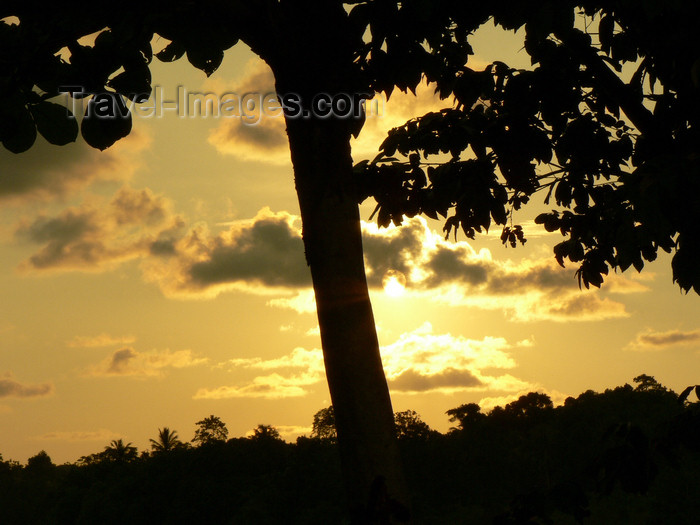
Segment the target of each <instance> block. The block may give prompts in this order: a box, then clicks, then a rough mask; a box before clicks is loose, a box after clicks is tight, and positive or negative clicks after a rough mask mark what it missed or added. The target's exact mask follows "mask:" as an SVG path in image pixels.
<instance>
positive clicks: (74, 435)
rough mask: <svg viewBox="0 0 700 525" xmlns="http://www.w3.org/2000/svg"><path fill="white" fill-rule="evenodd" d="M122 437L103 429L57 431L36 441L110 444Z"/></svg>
mask: <svg viewBox="0 0 700 525" xmlns="http://www.w3.org/2000/svg"><path fill="white" fill-rule="evenodd" d="M119 437H121V435H120V434H117V433H116V432H112V431H111V430H107V429H105V428H101V429H99V430H85V431H84V430H72V431H55V432H47V433H46V434H42V435H41V436H37V437H36V438H34V439H39V440H42V441H69V442H81V441H101V442H108V441H110V440H112V439H117V438H119Z"/></svg>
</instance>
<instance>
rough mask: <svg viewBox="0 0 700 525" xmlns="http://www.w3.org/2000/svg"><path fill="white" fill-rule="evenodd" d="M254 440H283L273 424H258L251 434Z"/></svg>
mask: <svg viewBox="0 0 700 525" xmlns="http://www.w3.org/2000/svg"><path fill="white" fill-rule="evenodd" d="M250 439H252V440H253V441H282V438H281V437H280V433H279V431H278V430H277V429H276V428H275V427H273V426H272V425H258V426H257V427H255V428H254V429H253V434H252V435H251V436H250Z"/></svg>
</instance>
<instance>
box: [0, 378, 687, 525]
mask: <svg viewBox="0 0 700 525" xmlns="http://www.w3.org/2000/svg"><path fill="white" fill-rule="evenodd" d="M634 383H635V386H631V385H629V384H626V385H624V386H620V387H617V388H614V389H608V390H606V391H605V392H603V393H597V392H593V391H591V390H588V391H586V392H584V393H582V394H581V395H579V396H578V397H577V398H573V397H570V398H568V399H567V400H566V402H565V403H564V405H563V406H559V407H556V408H555V407H553V405H552V401H551V400H550V398H549V397H548V396H547V395H545V394H541V393H534V392H533V393H530V394H527V395H524V396H521V397H520V398H519V399H518V400H516V401H514V402H512V403H510V404H508V405H506V406H505V407H496V408H495V409H493V410H492V411H490V412H488V413H482V412H481V410H480V409H479V406H478V405H476V404H474V403H469V404H465V405H461V406H459V407H456V408H454V409H451V410H449V411H448V412H447V415H448V416H449V417H450V421H451V422H452V423H454V427H453V428H452V429H450V431H449V432H448V433H446V434H440V433H438V432H436V431H434V430H431V429H430V428H429V427H428V426H427V425H426V424H425V423H424V422H423V421H421V419H420V416H419V415H418V414H417V413H416V412H414V411H411V410H407V411H404V412H398V413H397V414H396V415H395V421H396V427H397V435H398V438H399V444H400V449H401V453H402V455H403V459H404V462H405V465H406V470H407V476H408V480H409V485H410V488H411V491H412V493H413V499H414V506H415V513H416V522H417V523H418V522H420V523H435V524H446V523H466V524H489V523H492V524H494V525H501V524H503V525H505V524H526V523H527V524H548V523H553V524H559V523H561V524H569V523H570V524H576V523H585V524H610V523H634V524H657V523H658V524H666V523H668V524H671V523H672V524H676V525H682V524H690V523H696V521H695V520H696V517H697V516H698V513H700V499H698V498H697V497H696V496H697V487H698V483H700V402H698V401H697V400H695V401H693V402H690V401H689V398H690V396H691V395H692V397H693V398H695V395H697V394H698V393H700V392H699V391H700V387H695V394H693V393H692V390H691V389H686V390H685V391H684V392H683V393H681V394H680V395H678V394H676V393H674V392H672V391H670V390H668V389H667V388H665V387H664V386H662V385H660V384H659V383H658V382H657V381H655V380H654V378H653V377H651V376H647V375H641V376H638V377H636V378H635V379H634ZM197 425H198V427H197V430H196V432H195V438H196V439H193V440H192V442H190V443H185V442H182V441H180V439H179V437H178V435H177V432H175V431H173V430H171V429H169V428H167V427H166V428H163V429H158V436H157V438H156V439H152V440H151V450H150V451H143V452H141V453H140V454H139V453H138V451H137V450H136V448H135V447H133V446H131V444H129V443H124V442H123V441H122V440H114V441H112V442H111V443H110V444H109V445H108V446H107V447H105V449H104V450H103V451H102V452H99V453H96V454H92V455H90V456H85V457H82V458H80V459H79V460H78V461H76V462H75V463H69V464H65V465H54V464H53V463H52V461H51V458H50V457H49V456H48V455H47V454H46V452H44V451H41V452H39V453H38V454H37V455H36V456H34V457H32V458H29V460H28V461H27V464H26V465H21V464H19V463H18V462H15V461H3V460H2V458H1V457H0V522H1V523H4V524H23V525H24V524H42V525H44V524H54V523H55V524H73V523H75V524H90V525H93V524H112V523H114V524H124V523H130V524H138V523H148V524H154V523H155V524H157V523H169V524H172V523H187V524H193V523H246V524H247V523H275V524H276V523H303V524H313V523H344V522H347V516H346V512H347V511H346V505H345V496H344V493H343V487H342V485H341V476H340V462H339V458H338V453H337V449H336V447H337V444H336V434H335V429H334V414H333V409H332V407H329V408H326V409H323V410H320V411H319V412H317V413H316V415H315V416H314V420H313V431H312V433H311V436H310V437H306V436H302V437H300V438H298V439H297V441H296V443H293V444H292V443H286V442H285V441H283V440H281V439H280V436H279V433H278V432H277V430H276V429H275V428H274V427H272V426H269V425H259V426H258V427H257V428H256V429H255V430H254V433H253V434H252V435H251V436H250V437H247V438H233V439H228V440H226V437H227V433H228V431H227V429H226V427H225V424H224V423H223V422H222V421H221V420H220V419H219V418H218V417H216V416H209V417H208V418H205V419H203V420H201V421H199V422H198V423H197Z"/></svg>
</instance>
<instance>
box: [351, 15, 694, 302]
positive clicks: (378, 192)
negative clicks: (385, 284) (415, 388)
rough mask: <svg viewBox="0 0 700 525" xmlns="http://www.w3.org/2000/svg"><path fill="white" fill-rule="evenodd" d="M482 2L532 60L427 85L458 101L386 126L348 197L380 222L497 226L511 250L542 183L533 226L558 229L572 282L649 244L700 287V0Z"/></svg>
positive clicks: (625, 262) (652, 252)
mask: <svg viewBox="0 0 700 525" xmlns="http://www.w3.org/2000/svg"><path fill="white" fill-rule="evenodd" d="M518 6H519V7H518ZM489 9H490V11H489V13H490V14H491V16H492V19H493V21H494V23H495V24H496V25H498V26H501V27H502V28H503V29H506V30H519V29H524V31H523V33H522V34H524V50H525V52H527V54H528V55H529V56H530V59H531V63H532V68H530V69H515V68H512V67H509V66H508V65H506V64H505V63H503V62H494V63H493V64H491V65H489V66H488V67H486V69H484V70H483V71H474V70H472V69H470V68H469V67H467V66H464V67H463V68H461V69H460V70H458V71H456V72H455V73H454V75H453V77H452V78H451V80H450V81H449V82H448V81H446V80H445V79H438V80H434V81H435V82H436V91H437V92H438V93H439V94H440V95H441V96H442V97H447V96H451V97H452V100H453V101H454V106H453V107H452V108H448V109H444V110H442V111H440V112H433V113H429V114H427V115H424V116H422V117H419V118H415V119H411V120H410V121H408V122H406V123H405V124H404V125H402V126H399V127H397V128H394V129H392V130H391V131H390V132H389V134H388V136H387V137H386V139H385V140H384V142H383V143H382V145H381V146H380V153H379V155H378V156H377V157H376V158H375V159H374V160H372V161H371V162H370V161H363V162H361V163H359V164H357V165H356V166H355V173H356V178H357V181H358V187H359V194H358V200H360V201H362V200H364V199H365V198H367V197H368V196H372V197H374V198H375V200H376V201H377V210H376V213H377V218H378V223H379V225H380V226H386V225H388V224H389V223H390V222H393V223H394V224H400V223H401V222H402V217H403V216H408V217H412V216H414V215H416V214H418V213H421V214H425V215H426V216H428V217H431V218H437V217H438V216H442V217H443V218H444V220H445V224H444V231H445V233H446V236H448V235H449V234H450V233H451V232H454V233H455V234H456V233H457V230H459V229H461V230H462V231H463V233H464V234H465V235H466V236H467V237H469V238H473V237H474V234H475V232H481V231H488V230H489V228H490V227H492V225H494V224H495V225H499V226H502V227H503V228H504V229H503V234H502V236H501V240H502V242H503V243H504V244H506V245H510V246H515V245H516V244H517V243H524V241H525V237H524V235H523V232H522V229H521V228H520V227H519V226H518V225H514V224H513V216H514V212H515V211H517V210H518V209H520V207H521V206H523V205H524V204H526V203H528V202H529V201H530V199H531V198H532V197H533V195H534V194H536V193H542V194H543V195H544V203H545V204H548V205H549V204H550V203H551V204H555V205H556V206H557V208H556V209H553V210H552V211H551V212H549V213H544V214H541V215H539V216H538V217H537V218H536V222H537V223H539V224H542V225H543V226H544V227H545V229H546V230H547V231H557V230H558V231H560V232H561V233H562V235H564V236H566V237H567V239H566V240H564V241H562V242H561V243H559V244H558V245H557V246H556V247H555V248H554V255H555V257H556V260H557V261H558V262H559V264H560V265H562V266H564V264H565V261H566V260H568V261H570V262H572V263H575V264H576V265H577V266H578V270H577V272H576V275H577V277H578V280H579V285H580V286H586V287H589V286H590V285H593V286H596V287H600V285H601V284H602V282H603V279H604V276H605V275H607V274H608V273H609V270H610V269H614V270H617V269H619V270H620V271H625V270H627V269H628V268H629V267H630V266H633V267H634V268H635V269H636V270H638V271H641V270H642V268H643V267H644V265H645V262H646V261H653V260H654V259H655V258H656V255H657V251H658V250H659V249H661V250H664V251H666V252H673V253H674V256H673V260H672V269H673V279H674V281H675V282H677V283H678V284H679V286H680V287H681V289H683V290H684V291H689V290H690V289H694V290H695V291H696V292H697V293H700V270H699V268H700V267H699V266H698V265H697V264H694V261H697V260H698V258H699V257H700V230H699V229H698V225H699V224H700V215H699V213H700V206H698V195H700V177H698V173H699V172H700V164H699V163H700V159H699V158H698V156H697V151H698V150H699V149H700V134H699V132H698V127H700V102H699V101H700V97H699V96H698V95H699V94H700V81H699V80H698V75H697V71H698V70H700V38H699V37H698V36H697V33H696V32H695V30H694V29H693V28H692V27H691V26H692V24H688V23H687V20H688V19H695V17H697V16H698V15H699V14H700V7H698V5H697V4H692V5H691V4H689V3H678V2H672V3H667V4H664V5H659V4H657V3H654V2H643V3H642V4H641V6H640V5H639V3H638V2H631V1H616V2H598V3H590V2H554V1H539V2H534V3H527V6H525V4H522V3H517V2H515V3H514V2H494V3H492V4H491V5H490V7H489ZM650 35H651V36H650ZM630 70H631V71H633V73H632V75H631V77H629V73H627V71H630ZM694 72H695V73H694ZM428 80H433V79H430V78H429V79H428ZM659 85H660V86H661V91H660V92H659ZM397 156H398V158H397Z"/></svg>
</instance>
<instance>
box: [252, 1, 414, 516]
mask: <svg viewBox="0 0 700 525" xmlns="http://www.w3.org/2000/svg"><path fill="white" fill-rule="evenodd" d="M259 5H261V6H262V5H263V4H259ZM264 6H265V9H263V10H262V11H261V12H260V18H261V19H262V20H264V25H265V27H266V30H265V31H264V32H263V33H264V34H262V35H261V34H259V32H258V31H252V30H251V32H250V33H249V34H243V35H241V38H242V39H243V40H244V41H245V42H246V43H247V44H248V45H249V46H250V47H251V49H252V50H253V51H254V52H255V53H257V54H258V55H259V56H260V57H262V58H263V59H264V60H265V61H266V62H267V63H268V64H269V65H270V67H271V68H272V71H273V73H274V75H275V82H276V89H277V93H278V95H280V96H284V95H287V94H293V95H296V96H297V97H299V100H300V107H301V109H303V110H304V112H305V113H307V115H306V116H297V117H296V118H294V117H293V116H292V115H291V113H290V112H289V111H287V110H286V109H285V121H286V124H287V135H288V138H289V146H290V150H291V155H292V163H293V165H294V177H295V183H296V190H297V195H298V197H299V207H300V209H301V218H302V224H303V239H304V248H305V251H306V260H307V263H308V265H309V267H310V269H311V277H312V281H313V287H314V293H315V296H316V308H317V313H318V322H319V327H320V331H321V343H322V347H323V357H324V361H325V367H326V377H327V379H328V387H329V390H330V394H331V400H332V403H333V409H334V412H335V422H336V429H337V432H338V445H339V449H340V455H341V464H342V470H343V477H344V482H345V485H346V491H347V494H348V498H349V506H350V511H351V517H352V521H353V523H357V524H363V525H364V524H368V523H396V522H406V521H408V515H409V511H408V509H409V504H408V497H407V495H406V494H407V492H406V488H405V484H404V480H403V475H402V469H401V461H400V457H399V452H398V446H397V444H396V440H395V436H394V414H393V410H392V406H391V399H390V397H389V388H388V386H387V382H386V377H385V376H384V369H383V367H382V362H381V356H380V354H379V343H378V340H377V331H376V326H375V324H374V315H373V314H372V305H371V304H370V300H369V291H368V288H367V278H366V276H365V267H364V254H363V250H362V236H361V230H360V215H359V209H358V205H357V198H356V193H355V191H354V189H353V184H352V157H351V155H350V138H351V135H352V133H353V131H354V132H355V133H356V132H357V131H359V129H358V126H357V125H356V124H359V122H358V121H357V120H355V121H352V120H348V119H343V118H335V117H333V116H329V117H327V118H321V117H320V116H314V115H313V107H312V106H313V105H312V101H313V99H314V97H315V96H316V95H319V94H325V95H329V96H331V97H332V96H335V95H337V94H344V95H350V96H351V97H352V96H353V95H354V94H355V93H357V92H358V91H363V90H365V91H366V90H367V88H366V86H365V84H364V83H365V82H366V81H367V80H366V79H364V80H363V78H364V77H363V76H362V75H361V74H358V73H359V71H358V70H357V69H356V65H355V63H354V58H355V57H354V54H355V50H356V49H358V48H361V47H362V45H363V43H362V32H361V31H360V32H358V31H357V30H356V28H354V27H353V26H352V24H351V23H350V21H349V19H348V16H347V12H346V11H345V9H344V8H343V5H342V3H340V2H328V1H326V0H294V1H293V2H291V1H287V2H279V3H278V2H276V1H275V2H272V3H265V4H264ZM359 127H361V126H359ZM351 130H353V131H351Z"/></svg>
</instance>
